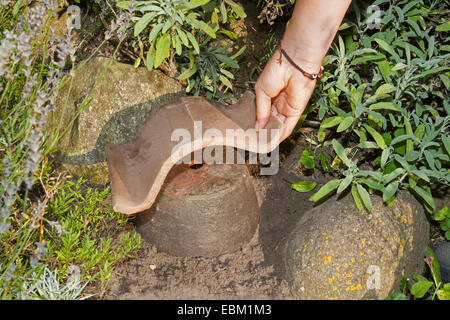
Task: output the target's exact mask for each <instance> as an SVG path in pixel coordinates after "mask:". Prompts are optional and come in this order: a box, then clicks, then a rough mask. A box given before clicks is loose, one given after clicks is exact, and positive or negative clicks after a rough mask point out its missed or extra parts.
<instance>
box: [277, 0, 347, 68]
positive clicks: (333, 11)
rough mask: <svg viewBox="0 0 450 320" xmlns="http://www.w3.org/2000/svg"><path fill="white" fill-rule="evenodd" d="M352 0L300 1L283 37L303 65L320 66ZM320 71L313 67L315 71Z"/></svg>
mask: <svg viewBox="0 0 450 320" xmlns="http://www.w3.org/2000/svg"><path fill="white" fill-rule="evenodd" d="M350 3H351V0H297V2H296V4H295V8H294V12H293V14H292V18H291V21H290V23H289V26H288V27H287V29H286V32H285V34H284V36H283V40H282V46H283V49H284V50H285V51H286V52H287V53H288V54H289V55H290V56H291V57H292V58H293V59H294V61H296V62H298V63H299V64H301V63H303V65H305V64H306V66H305V68H306V67H310V68H315V69H317V68H318V67H319V66H320V65H321V63H322V59H323V58H324V56H325V54H326V53H327V51H328V48H329V47H330V45H331V43H332V42H333V39H334V37H335V35H336V32H337V30H338V28H339V26H340V24H341V22H342V19H343V17H344V15H345V12H346V11H347V9H348V6H349V5H350ZM317 71H318V70H310V72H312V73H314V72H317Z"/></svg>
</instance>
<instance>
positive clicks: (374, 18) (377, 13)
mask: <svg viewBox="0 0 450 320" xmlns="http://www.w3.org/2000/svg"><path fill="white" fill-rule="evenodd" d="M367 13H368V14H369V17H368V18H367V28H368V29H381V9H380V7H379V6H376V5H371V6H369V7H368V8H367Z"/></svg>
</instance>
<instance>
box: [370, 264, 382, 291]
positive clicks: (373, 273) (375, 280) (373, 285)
mask: <svg viewBox="0 0 450 320" xmlns="http://www.w3.org/2000/svg"><path fill="white" fill-rule="evenodd" d="M366 272H367V274H368V275H369V278H368V279H367V282H366V286H367V289H369V290H370V289H375V290H379V289H380V287H381V276H380V267H379V266H375V265H370V266H369V267H368V268H367V271H366Z"/></svg>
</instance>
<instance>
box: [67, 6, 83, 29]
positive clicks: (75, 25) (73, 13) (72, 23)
mask: <svg viewBox="0 0 450 320" xmlns="http://www.w3.org/2000/svg"><path fill="white" fill-rule="evenodd" d="M80 12H81V10H80V7H79V6H75V5H71V6H69V7H68V8H67V15H68V17H67V30H68V31H69V32H70V31H71V30H73V29H81V14H80Z"/></svg>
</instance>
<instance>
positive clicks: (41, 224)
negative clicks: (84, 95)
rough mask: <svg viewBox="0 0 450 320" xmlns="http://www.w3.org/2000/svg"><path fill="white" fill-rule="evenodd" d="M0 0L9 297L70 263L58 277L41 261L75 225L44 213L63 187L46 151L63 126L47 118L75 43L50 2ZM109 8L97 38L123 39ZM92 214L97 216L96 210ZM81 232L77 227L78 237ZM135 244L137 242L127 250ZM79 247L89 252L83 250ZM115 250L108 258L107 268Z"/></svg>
mask: <svg viewBox="0 0 450 320" xmlns="http://www.w3.org/2000/svg"><path fill="white" fill-rule="evenodd" d="M0 4H1V5H2V6H1V7H0V106H1V108H0V124H1V126H0V156H1V157H0V177H1V178H0V299H11V298H20V297H28V296H30V295H29V294H28V295H27V292H28V293H30V294H31V293H33V292H34V293H36V292H38V293H39V295H41V296H42V294H44V293H42V292H44V291H46V290H47V289H49V288H50V287H52V288H53V287H54V288H60V286H59V285H58V284H59V280H58V279H60V280H61V279H62V278H64V277H67V272H66V271H68V270H69V269H70V268H68V267H67V266H65V269H66V271H64V272H65V274H62V278H61V276H59V277H56V272H58V273H60V271H59V270H58V271H56V270H57V269H54V268H53V269H54V270H55V271H54V272H55V273H49V270H50V269H48V266H47V265H46V264H47V263H48V260H49V257H50V256H51V257H52V259H53V260H54V259H56V261H58V257H55V256H54V255H55V250H57V249H58V248H59V245H58V243H60V242H61V240H59V238H62V237H64V235H66V234H68V233H70V232H72V231H73V230H72V229H69V230H66V228H65V227H64V226H67V225H70V222H69V221H67V220H65V221H63V218H64V217H65V216H58V215H53V216H51V215H50V216H49V212H53V211H54V210H53V211H52V210H51V209H50V207H51V208H54V207H55V203H58V199H59V198H58V195H59V194H60V193H61V192H64V188H67V187H66V186H67V185H66V184H64V183H62V182H61V181H60V180H59V179H56V180H55V181H53V182H52V180H51V179H50V178H49V177H48V175H49V174H50V173H49V171H50V167H49V160H48V155H49V153H51V152H53V151H54V150H55V148H54V146H55V145H56V142H57V141H58V139H60V138H61V136H62V135H63V134H64V132H65V131H64V128H62V130H61V131H60V128H59V127H58V128H54V127H50V128H49V123H50V124H51V123H54V122H52V121H50V118H49V117H50V115H51V114H52V111H53V110H54V103H55V98H56V96H57V95H58V91H59V88H60V87H61V85H62V84H64V83H65V82H67V81H68V80H70V75H71V74H72V73H73V70H74V65H75V64H74V62H75V54H76V51H77V46H75V43H74V41H72V36H71V35H72V32H73V30H72V29H70V28H69V31H68V33H67V34H66V36H65V37H63V38H58V37H56V36H55V35H54V33H53V30H52V28H51V27H50V25H51V19H52V18H53V11H54V10H55V9H56V6H55V1H53V0H42V1H40V2H39V3H38V4H37V5H34V6H30V5H28V4H27V2H26V1H16V2H14V1H7V0H1V1H0ZM114 15H115V17H114V18H115V19H114V20H113V23H112V25H111V30H108V32H107V33H106V35H105V36H106V38H105V40H104V41H103V42H102V44H101V45H103V44H104V43H105V42H106V41H108V40H109V39H111V38H112V37H114V36H117V37H118V38H119V40H121V39H123V38H124V35H125V34H126V32H127V28H126V27H125V28H120V27H121V26H122V25H121V24H123V25H125V26H127V25H128V22H126V19H127V16H126V15H124V14H123V13H121V12H119V13H117V14H116V13H115V12H114ZM117 29H119V30H117ZM117 31H119V32H117ZM97 49H98V48H97ZM96 52H97V50H95V51H94V52H93V53H92V55H91V57H92V56H93V55H94V54H95V53H96ZM88 59H89V58H88ZM68 62H70V63H68ZM68 65H71V67H69V69H68V70H67V68H66V66H68ZM56 120H57V119H56ZM56 122H57V121H56ZM105 192H108V191H105ZM94 194H95V193H94ZM76 196H77V197H78V196H80V197H81V195H73V196H72V197H71V198H70V199H67V203H64V204H61V203H59V204H60V205H62V206H63V208H58V212H61V210H63V209H64V210H65V211H64V212H67V210H70V209H71V208H70V203H71V202H72V201H74V198H75V197H76ZM88 197H90V196H89V195H88ZM105 198H106V195H105ZM102 200H104V198H102ZM86 201H89V199H87V198H86ZM92 201H98V199H97V198H93V199H92ZM96 203H97V202H96ZM97 207H98V205H97ZM87 210H91V208H87ZM83 212H84V211H83ZM91 213H92V212H86V214H91ZM96 214H98V216H99V217H101V216H102V212H97V211H96ZM79 218H80V217H79ZM81 218H82V217H81ZM68 219H69V220H70V219H71V218H70V215H69V218H68ZM85 236H86V235H85V234H83V232H79V233H78V237H79V238H80V240H81V241H84V238H85ZM130 239H131V240H130V242H127V243H126V244H124V245H130V243H131V241H135V240H137V239H136V237H135V236H133V237H131V238H130ZM107 241H110V239H109V240H107ZM138 246H139V244H138ZM134 248H136V245H135V244H133V247H132V249H130V250H134ZM94 249H95V248H94ZM118 250H121V249H120V247H119V249H118ZM130 250H128V251H126V254H129V253H130ZM85 251H86V252H85V254H86V255H87V256H89V255H90V252H89V250H88V249H86V250H85ZM52 255H53V256H52ZM120 257H121V255H117V257H112V258H109V260H108V268H109V269H108V272H109V274H110V271H111V270H112V269H111V265H112V264H113V262H114V261H116V260H117V259H119V258H120ZM114 259H115V260H114ZM56 265H58V263H56ZM102 271H104V270H102ZM104 273H105V272H104ZM105 274H106V273H105ZM41 276H42V277H41ZM103 278H105V279H106V278H107V277H106V276H103ZM103 278H102V279H103ZM35 280H37V282H35ZM55 281H56V282H55ZM49 284H50V287H49V286H48V285H49ZM64 288H66V287H63V288H62V290H63V291H64ZM83 288H84V286H81V284H80V283H78V285H77V286H76V290H75V291H74V292H73V293H74V294H75V293H76V294H75V295H74V296H72V295H69V296H70V297H78V294H79V293H80V292H81V290H82V289H83ZM41 289H42V290H44V289H45V290H44V291H42V290H41ZM50 289H51V288H50ZM50 289H49V290H50ZM60 289H61V288H60ZM66 289H67V288H66ZM24 290H25V291H24ZM41 291H42V292H41ZM47 291H48V290H47ZM50 291H51V290H50ZM50 291H48V292H50ZM48 292H47V293H48ZM58 292H59V291H58ZM44 295H45V294H44ZM69 296H68V297H69Z"/></svg>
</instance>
